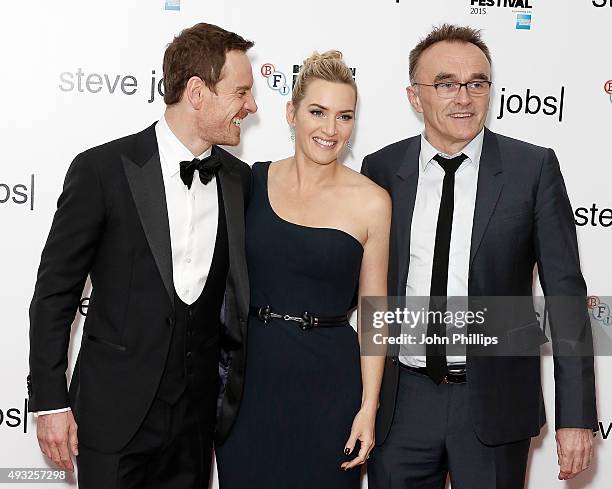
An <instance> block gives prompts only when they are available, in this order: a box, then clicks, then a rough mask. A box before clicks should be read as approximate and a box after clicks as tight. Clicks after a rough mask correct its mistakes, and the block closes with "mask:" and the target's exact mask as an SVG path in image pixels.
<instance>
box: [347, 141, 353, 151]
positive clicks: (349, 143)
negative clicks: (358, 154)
mask: <svg viewBox="0 0 612 489" xmlns="http://www.w3.org/2000/svg"><path fill="white" fill-rule="evenodd" d="M346 146H347V147H348V149H349V151H353V143H352V142H351V140H350V139H349V141H348V143H346Z"/></svg>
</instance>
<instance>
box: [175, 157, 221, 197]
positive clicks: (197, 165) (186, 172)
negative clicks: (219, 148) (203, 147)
mask: <svg viewBox="0 0 612 489" xmlns="http://www.w3.org/2000/svg"><path fill="white" fill-rule="evenodd" d="M180 166H181V180H182V181H183V183H184V184H185V185H187V188H191V183H192V182H193V173H194V172H195V171H196V170H198V173H199V175H200V181H201V182H202V183H203V184H204V185H206V184H207V183H208V182H210V181H211V180H212V178H213V177H214V176H215V175H216V174H217V172H218V171H219V168H220V167H221V160H220V159H219V156H218V155H217V154H216V152H215V151H214V150H213V152H212V153H211V154H210V156H207V157H206V158H203V159H201V160H199V159H198V158H194V159H193V160H191V161H181V163H180Z"/></svg>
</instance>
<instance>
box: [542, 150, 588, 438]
mask: <svg viewBox="0 0 612 489" xmlns="http://www.w3.org/2000/svg"><path fill="white" fill-rule="evenodd" d="M534 240H535V243H534V244H535V251H536V259H537V265H538V273H539V276H540V283H541V285H542V289H543V291H544V295H545V296H546V303H547V308H548V310H549V316H550V329H551V335H552V340H553V355H554V375H555V410H556V416H555V419H556V429H559V428H591V429H597V412H596V400H595V371H594V362H593V340H592V331H591V324H590V320H589V315H588V311H587V308H586V292H587V290H586V284H585V281H584V278H583V276H582V272H581V271H580V258H579V252H578V242H577V237H576V227H575V224H574V217H573V212H572V207H571V204H570V201H569V198H568V195H567V190H566V188H565V183H564V181H563V176H562V175H561V170H560V168H559V162H558V160H557V157H556V155H555V153H554V151H553V150H552V149H548V150H547V152H546V154H545V155H544V159H543V163H542V168H541V172H540V178H539V183H538V187H537V193H536V204H535V218H534Z"/></svg>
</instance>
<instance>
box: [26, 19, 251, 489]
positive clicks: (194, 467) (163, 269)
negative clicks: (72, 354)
mask: <svg viewBox="0 0 612 489" xmlns="http://www.w3.org/2000/svg"><path fill="white" fill-rule="evenodd" d="M252 45H253V43H252V42H250V41H246V40H245V39H243V38H242V37H240V36H239V35H237V34H234V33H232V32H228V31H226V30H224V29H222V28H220V27H217V26H214V25H209V24H203V23H202V24H197V25H195V26H193V27H191V28H189V29H185V30H184V31H183V32H181V34H180V35H178V36H177V37H176V38H175V39H174V40H173V42H172V43H170V44H169V45H168V47H167V49H166V52H165V55H164V65H163V68H164V85H165V95H164V100H165V102H166V105H167V108H166V111H165V113H164V116H163V117H162V118H161V119H160V121H159V122H157V123H156V124H153V125H152V126H150V127H148V128H147V129H145V130H144V131H142V132H139V133H137V134H133V135H130V136H127V137H124V138H121V139H118V140H115V141H111V142H109V143H106V144H103V145H101V146H98V147H96V148H92V149H89V150H87V151H85V152H83V153H81V154H79V155H78V156H77V157H76V158H75V160H74V161H73V162H72V165H71V166H70V168H69V170H68V173H67V175H66V180H65V184H64V189H63V192H62V194H61V196H60V198H59V201H58V208H57V211H56V213H55V217H54V219H53V224H52V227H51V231H50V233H49V237H48V239H47V243H46V245H45V248H44V250H43V253H42V259H41V264H40V268H39V272H38V279H37V282H36V288H35V292H34V298H33V300H32V304H31V307H30V376H29V377H28V390H29V396H30V410H31V411H34V412H37V413H38V422H37V431H38V439H39V443H40V447H41V450H42V451H43V453H44V454H45V455H47V456H48V457H49V458H51V459H52V460H53V461H54V462H56V463H57V464H58V465H59V466H60V467H61V468H63V469H66V470H73V465H72V461H71V456H70V455H71V453H72V454H74V455H76V459H77V466H78V480H79V486H80V487H81V488H83V489H92V488H100V489H112V488H142V487H147V488H172V489H179V488H185V489H187V488H196V487H198V488H201V487H207V485H208V479H209V474H210V464H211V457H212V439H213V434H214V430H215V416H216V411H217V398H218V394H219V384H220V382H219V363H218V362H219V358H220V341H221V340H220V337H223V338H226V339H227V341H228V344H230V345H232V347H233V348H234V353H236V355H235V358H234V363H233V365H232V368H233V369H234V375H233V378H234V380H233V381H232V382H233V384H228V385H225V386H224V392H225V396H226V401H225V402H226V404H227V405H228V406H227V408H226V409H224V416H225V418H230V419H229V420H228V419H224V420H223V422H222V426H227V425H228V424H230V423H231V416H233V413H235V408H232V406H234V405H235V404H236V402H237V395H236V392H239V391H240V389H239V382H240V378H241V375H242V373H241V372H242V369H243V364H242V361H241V349H242V346H241V341H242V337H243V336H244V331H245V327H246V318H247V314H248V296H249V291H248V280H247V270H246V260H245V252H244V209H245V204H246V202H247V199H248V192H249V188H250V169H249V167H248V165H246V164H245V163H243V162H242V161H240V160H238V159H237V158H235V157H233V156H232V155H230V154H229V153H227V152H226V151H224V150H222V149H221V148H219V147H218V146H217V145H229V146H235V145H237V144H238V143H239V142H240V124H241V122H242V120H243V119H244V118H245V117H246V116H247V115H249V114H251V113H253V112H255V111H256V110H257V106H256V104H255V100H254V98H253V95H252V92H251V88H252V85H253V76H252V70H251V64H250V62H249V59H248V57H247V55H246V51H247V50H248V49H249V48H250V47H251V46H252ZM88 275H89V276H90V277H91V282H92V285H93V292H92V296H91V301H90V306H89V309H88V314H87V319H86V321H85V325H84V327H83V339H82V342H81V349H80V352H79V358H78V360H77V363H76V366H75V369H74V374H73V377H72V381H71V383H70V389H69V390H68V388H67V385H66V369H67V363H68V362H67V351H68V345H69V340H70V325H71V323H72V321H73V319H74V316H75V312H76V310H77V306H78V304H79V300H80V297H81V293H82V290H83V286H84V283H85V280H86V278H87V276H88ZM222 307H223V310H222ZM221 317H222V318H223V323H224V324H223V331H224V333H223V334H221V333H222V332H221V328H222V324H221V319H220V318H221ZM234 384H235V385H234ZM77 425H78V437H77ZM220 435H221V436H223V433H222V432H221V433H220Z"/></svg>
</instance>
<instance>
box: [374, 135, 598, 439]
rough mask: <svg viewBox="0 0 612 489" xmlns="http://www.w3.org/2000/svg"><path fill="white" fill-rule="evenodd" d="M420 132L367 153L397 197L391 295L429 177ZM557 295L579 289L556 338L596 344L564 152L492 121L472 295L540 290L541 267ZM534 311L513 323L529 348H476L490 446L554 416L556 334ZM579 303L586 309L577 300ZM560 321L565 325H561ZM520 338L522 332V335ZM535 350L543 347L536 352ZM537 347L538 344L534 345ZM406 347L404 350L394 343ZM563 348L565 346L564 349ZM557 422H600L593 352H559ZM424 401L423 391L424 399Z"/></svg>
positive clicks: (389, 382)
mask: <svg viewBox="0 0 612 489" xmlns="http://www.w3.org/2000/svg"><path fill="white" fill-rule="evenodd" d="M420 141H421V139H420V136H417V137H412V138H409V139H405V140H403V141H399V142H397V143H395V144H391V145H390V146H387V147H385V148H383V149H381V150H379V151H377V152H376V153H373V154H371V155H368V156H366V158H365V159H364V161H363V166H362V173H363V174H365V175H367V176H368V177H369V178H371V179H372V180H373V181H374V182H376V183H377V184H378V185H380V186H382V187H383V188H385V189H386V190H387V191H388V192H389V194H390V195H391V198H392V201H393V213H392V220H391V238H390V255H389V273H388V294H389V295H390V296H404V295H405V293H406V280H407V277H408V269H409V267H410V233H411V222H412V214H413V210H414V204H415V198H416V192H417V183H418V177H419V169H418V165H419V155H420V149H421V148H420ZM536 264H537V268H538V274H539V279H540V283H541V285H542V288H543V291H544V294H545V295H546V296H547V297H550V298H554V296H558V297H574V298H576V299H577V301H578V303H579V304H580V306H578V311H577V312H576V310H574V316H573V317H572V318H570V317H562V316H563V315H562V314H557V317H556V318H555V323H552V322H551V333H552V339H553V344H555V340H556V339H558V338H556V337H555V336H556V335H557V336H560V333H559V332H560V331H563V334H564V336H567V334H568V333H569V334H570V336H571V335H574V333H575V337H576V338H579V339H580V341H582V342H583V344H584V343H585V344H590V345H591V348H592V336H591V329H590V323H589V319H588V312H587V309H586V285H585V282H584V279H583V277H582V273H581V271H580V261H579V256H578V245H577V240H576V229H575V225H574V219H573V212H572V208H571V206H570V202H569V199H568V196H567V191H566V189H565V184H564V181H563V177H562V175H561V171H560V168H559V163H558V161H557V158H556V156H555V153H554V152H553V151H552V150H551V149H546V148H541V147H538V146H534V145H531V144H528V143H525V142H522V141H518V140H515V139H511V138H508V137H505V136H501V135H499V134H495V133H493V132H491V131H489V130H487V129H485V134H484V141H483V147H482V154H481V159H480V166H479V173H478V187H477V194H476V203H475V210H474V218H473V228H472V236H471V246H470V266H469V276H468V295H469V296H470V297H472V296H474V297H476V296H512V297H525V298H529V299H530V298H531V297H532V290H533V273H534V266H535V265H536ZM527 303H529V304H530V306H529V308H528V310H523V311H522V312H521V313H520V314H518V313H517V314H513V320H509V321H508V322H507V324H505V326H504V328H505V330H504V331H502V333H503V334H504V335H507V337H508V338H507V339H508V340H509V341H510V342H513V341H514V342H518V343H521V344H522V348H524V349H525V351H526V352H527V353H528V354H524V355H523V354H521V355H515V356H514V355H503V356H485V355H482V354H479V355H471V354H470V352H471V350H470V348H469V347H468V349H467V378H468V382H467V388H468V390H469V402H470V410H471V413H472V419H473V424H474V429H475V431H476V434H477V435H478V437H479V438H480V440H481V441H482V442H484V443H485V444H490V445H497V444H502V443H509V442H512V441H516V440H521V439H525V438H528V437H532V436H535V435H537V434H538V433H539V431H540V428H541V427H542V426H543V424H544V423H545V414H544V404H543V399H542V389H541V379H540V356H539V347H540V345H541V344H542V343H544V342H546V341H547V338H546V336H545V335H544V333H543V332H542V329H541V328H540V326H539V323H538V322H537V320H536V316H535V312H534V310H533V303H532V302H531V300H526V301H523V305H524V304H527ZM574 309H576V308H574ZM553 325H554V326H555V327H554V328H553ZM515 340H516V341H515ZM534 351H535V354H534ZM530 352H531V353H530ZM392 353H396V352H392ZM555 353H557V348H555ZM554 369H555V394H556V402H555V406H556V416H555V421H556V423H555V424H556V428H563V427H575V428H591V429H596V428H597V415H596V407H595V375H594V368H593V356H592V350H591V354H587V355H580V356H570V355H561V354H555V355H554ZM398 378H399V364H398V358H397V356H396V355H393V354H392V355H390V356H388V357H387V359H386V363H385V371H384V377H383V383H382V388H381V401H380V408H379V411H378V418H377V426H376V441H377V443H378V444H381V443H383V442H384V440H385V438H386V436H387V434H388V433H389V430H390V429H392V422H393V414H394V410H395V400H396V393H397V389H398ZM415 401H416V400H415Z"/></svg>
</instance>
